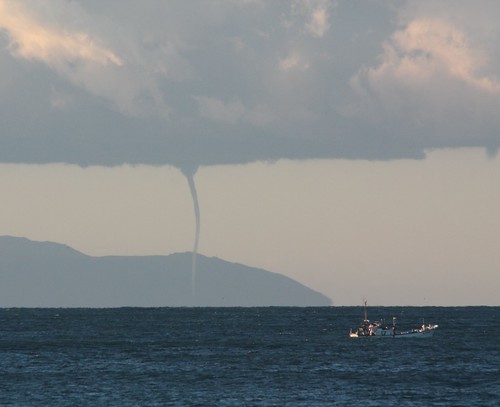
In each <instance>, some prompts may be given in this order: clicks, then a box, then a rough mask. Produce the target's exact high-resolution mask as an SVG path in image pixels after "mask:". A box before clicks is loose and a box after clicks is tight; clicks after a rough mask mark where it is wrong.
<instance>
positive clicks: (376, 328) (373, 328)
mask: <svg viewBox="0 0 500 407" xmlns="http://www.w3.org/2000/svg"><path fill="white" fill-rule="evenodd" d="M364 307H365V319H364V320H363V322H362V323H361V324H359V326H358V327H357V328H356V329H355V330H353V329H352V328H351V330H350V331H349V337H350V338H363V337H370V338H430V337H432V336H433V335H434V331H435V330H436V329H437V328H438V325H435V324H427V325H426V324H425V323H424V322H423V323H422V325H421V326H420V327H418V328H414V329H410V330H408V331H401V330H400V329H399V328H398V327H397V324H396V317H392V324H391V325H388V324H385V323H383V322H379V321H373V322H371V321H370V320H369V319H368V312H367V306H366V300H365V303H364Z"/></svg>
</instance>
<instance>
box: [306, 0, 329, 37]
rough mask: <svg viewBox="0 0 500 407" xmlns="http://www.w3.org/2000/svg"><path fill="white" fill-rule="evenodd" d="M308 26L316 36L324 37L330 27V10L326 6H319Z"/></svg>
mask: <svg viewBox="0 0 500 407" xmlns="http://www.w3.org/2000/svg"><path fill="white" fill-rule="evenodd" d="M306 28H307V30H308V31H309V33H310V34H311V35H312V36H314V37H322V36H323V35H325V33H326V32H327V31H328V29H329V28H330V24H329V23H328V12H327V10H326V8H324V7H318V8H316V9H314V10H313V11H312V13H311V19H310V21H309V23H308V24H306Z"/></svg>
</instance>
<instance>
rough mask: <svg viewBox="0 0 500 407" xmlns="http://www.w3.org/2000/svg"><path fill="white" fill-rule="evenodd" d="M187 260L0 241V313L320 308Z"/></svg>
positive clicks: (289, 292) (305, 292)
mask: <svg viewBox="0 0 500 407" xmlns="http://www.w3.org/2000/svg"><path fill="white" fill-rule="evenodd" d="M191 258H192V254H191V253H177V254H171V255H169V256H104V257H92V256H87V255H85V254H83V253H80V252H78V251H76V250H74V249H72V248H71V247H69V246H66V245H62V244H58V243H52V242H35V241H31V240H28V239H25V238H20V237H11V236H0V307H122V306H139V307H160V306H172V307H176V306H192V305H195V306H325V305H330V304H331V301H330V299H328V298H327V297H326V296H324V295H322V294H320V293H318V292H316V291H313V290H311V289H309V288H307V287H305V286H304V285H302V284H300V283H298V282H297V281H295V280H292V279H290V278H288V277H285V276H283V275H280V274H276V273H271V272H268V271H265V270H261V269H256V268H252V267H248V266H244V265H242V264H236V263H229V262H227V261H224V260H221V259H218V258H215V257H211V258H209V257H206V256H203V255H198V257H197V273H196V296H193V294H192V290H191Z"/></svg>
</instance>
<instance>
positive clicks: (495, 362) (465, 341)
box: [0, 307, 500, 407]
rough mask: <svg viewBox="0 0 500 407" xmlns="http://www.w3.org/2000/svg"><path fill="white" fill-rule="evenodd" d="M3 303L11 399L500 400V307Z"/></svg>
mask: <svg viewBox="0 0 500 407" xmlns="http://www.w3.org/2000/svg"><path fill="white" fill-rule="evenodd" d="M393 315H396V316H397V317H398V321H399V323H400V325H401V327H402V328H403V327H404V326H405V325H407V326H408V327H412V326H415V327H417V326H419V325H421V324H422V318H425V322H426V323H427V322H429V323H437V324H439V329H438V330H437V331H436V333H435V335H434V337H433V338H429V339H394V338H379V339H377V338H358V339H350V338H348V331H349V328H351V327H352V328H354V327H356V326H357V324H358V323H359V322H360V320H361V319H362V317H363V310H362V308H361V307H324V308H286V307H284V308H281V307H271V308H118V309H19V308H16V309H0V406H23V407H27V406H120V407H124V406H349V405H361V406H381V405H385V406H499V405H500V307H461V308H449V307H373V308H370V309H369V317H370V318H371V319H373V320H375V319H379V318H381V317H384V318H387V319H388V320H389V319H390V318H391V317H392V316H393Z"/></svg>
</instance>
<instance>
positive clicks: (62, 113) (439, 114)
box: [0, 0, 500, 168]
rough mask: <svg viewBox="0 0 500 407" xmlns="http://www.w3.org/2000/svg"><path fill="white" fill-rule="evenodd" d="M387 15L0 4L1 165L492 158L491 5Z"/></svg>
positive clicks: (495, 99) (434, 6) (306, 8)
mask: <svg viewBox="0 0 500 407" xmlns="http://www.w3.org/2000/svg"><path fill="white" fill-rule="evenodd" d="M396 6H397V7H396ZM396 6H394V4H392V3H390V2H385V1H381V2H378V1H376V2H370V3H363V4H353V3H352V2H348V1H327V0H317V1H314V0H308V1H293V2H289V1H277V2H268V1H261V0H240V1H236V0H235V1H229V0H227V1H224V0H216V1H215V0H214V1H212V2H204V1H190V2H185V1H172V2H168V3H165V2H162V1H150V2H148V3H147V4H141V3H138V2H135V1H131V0H123V1H118V0H117V1H109V2H97V1H95V2H94V1H74V2H66V1H63V0H53V1H44V0H40V1H37V2H32V1H23V0H18V1H9V0H0V119H1V121H2V123H3V126H2V127H3V128H2V132H1V134H0V160H1V161H3V162H37V163H44V162H69V163H76V164H80V165H90V164H101V165H116V164H121V163H124V162H128V163H145V164H171V165H176V166H178V167H181V168H192V167H195V166H197V165H211V164H226V163H246V162H252V161H256V160H277V159H281V158H291V159H306V158H335V157H337V158H348V159H349V158H366V159H392V158H405V157H413V158H419V157H422V156H423V155H424V152H425V150H427V149H432V148H439V147H461V146H479V147H485V148H487V149H488V150H489V151H490V152H495V151H496V150H497V149H498V146H499V145H500V140H499V135H498V132H497V129H498V128H499V125H500V123H499V119H498V117H499V115H498V111H499V108H500V78H499V76H498V72H499V68H500V55H499V53H498V49H500V47H499V46H498V45H499V42H500V29H499V28H497V24H495V23H494V21H493V20H492V17H491V16H494V15H498V12H499V11H500V5H497V3H495V2H487V1H484V2H483V1H479V2H474V4H471V3H470V2H446V1H442V2H438V3H437V2H425V1H424V2H421V1H420V2H412V1H409V2H406V3H399V2H398V3H396ZM467 16H473V17H474V18H467Z"/></svg>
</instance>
